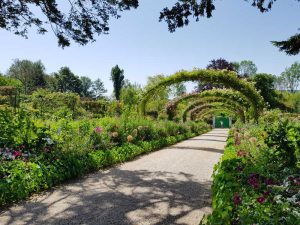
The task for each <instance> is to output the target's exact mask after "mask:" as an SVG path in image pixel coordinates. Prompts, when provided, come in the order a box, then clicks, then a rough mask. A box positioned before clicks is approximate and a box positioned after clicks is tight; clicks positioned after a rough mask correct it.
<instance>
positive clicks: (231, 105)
mask: <svg viewBox="0 0 300 225" xmlns="http://www.w3.org/2000/svg"><path fill="white" fill-rule="evenodd" d="M207 104H208V105H207ZM199 106H203V107H201V108H199ZM204 106H211V107H215V108H228V109H229V110H230V109H231V110H232V111H236V112H237V115H238V116H239V117H240V119H241V121H242V122H245V115H244V108H243V107H241V106H240V105H238V104H236V102H235V101H233V100H230V99H223V98H202V99H201V100H200V101H195V102H192V103H191V104H190V105H189V106H188V107H186V108H185V109H184V111H183V113H182V121H183V122H185V121H186V117H187V114H188V113H189V112H190V111H191V110H193V112H194V113H196V112H199V111H201V110H202V109H205V108H210V107H204ZM196 108H197V109H196ZM194 110H195V111H194ZM198 115H199V114H198ZM191 116H192V113H191Z"/></svg>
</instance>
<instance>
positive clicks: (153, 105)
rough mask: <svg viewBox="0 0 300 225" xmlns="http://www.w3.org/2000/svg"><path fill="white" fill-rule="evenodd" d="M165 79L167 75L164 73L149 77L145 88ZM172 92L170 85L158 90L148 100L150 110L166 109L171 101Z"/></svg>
mask: <svg viewBox="0 0 300 225" xmlns="http://www.w3.org/2000/svg"><path fill="white" fill-rule="evenodd" d="M163 79H165V76H164V75H163V74H158V75H155V76H150V77H148V82H147V85H146V87H145V89H148V88H151V87H152V86H154V85H156V84H157V83H159V82H161V80H163ZM170 92H171V89H170V87H167V88H162V89H160V90H157V91H156V93H155V94H154V96H152V98H151V99H150V100H149V101H148V104H147V108H148V110H149V111H152V112H156V113H159V112H163V111H164V110H165V106H166V104H167V102H168V101H169V93H170Z"/></svg>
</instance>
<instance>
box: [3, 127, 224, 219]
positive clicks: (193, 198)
mask: <svg viewBox="0 0 300 225" xmlns="http://www.w3.org/2000/svg"><path fill="white" fill-rule="evenodd" d="M227 133H228V130H226V129H215V130H213V131H211V132H209V133H206V134H204V135H201V136H199V137H195V138H192V139H189V140H186V141H183V142H181V143H178V144H176V145H173V146H171V147H168V148H165V149H162V150H160V151H157V152H154V153H151V154H149V155H145V156H142V157H140V158H138V159H137V160H134V161H131V162H127V163H125V164H122V165H119V166H117V167H114V168H111V169H108V170H106V171H99V172H96V173H93V174H90V175H88V176H87V177H85V178H82V179H78V180H76V181H72V182H70V183H69V184H66V185H63V186H60V187H58V188H56V189H54V190H52V191H49V192H45V193H43V194H42V195H39V196H35V197H33V198H32V199H30V200H28V201H26V202H23V203H21V204H19V205H17V206H13V207H11V208H10V209H7V210H5V211H2V212H0V225H14V224H15V225H23V224H27V225H34V224H37V225H46V224H58V225H60V224H95V225H96V224H97V225H102V224H103V225H109V224H120V225H121V224H130V225H150V224H151V225H163V224H165V225H169V224H180V225H198V224H199V221H200V219H201V218H202V216H203V215H204V214H206V213H209V212H211V199H210V185H211V175H212V172H213V166H214V164H216V163H217V162H218V160H219V158H220V156H221V154H222V152H223V149H224V145H225V143H226V138H227Z"/></svg>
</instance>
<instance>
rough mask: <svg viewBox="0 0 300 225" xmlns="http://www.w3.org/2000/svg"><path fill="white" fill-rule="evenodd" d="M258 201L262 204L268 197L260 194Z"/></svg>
mask: <svg viewBox="0 0 300 225" xmlns="http://www.w3.org/2000/svg"><path fill="white" fill-rule="evenodd" d="M256 201H257V202H258V203H260V204H261V203H264V202H265V201H266V199H265V198H264V197H262V196H260V197H258V198H257V199H256Z"/></svg>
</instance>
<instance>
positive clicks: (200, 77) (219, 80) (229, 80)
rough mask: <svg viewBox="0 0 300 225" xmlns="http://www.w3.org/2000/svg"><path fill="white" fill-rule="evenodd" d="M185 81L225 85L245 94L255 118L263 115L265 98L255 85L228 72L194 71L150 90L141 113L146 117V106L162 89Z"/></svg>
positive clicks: (144, 98)
mask: <svg viewBox="0 0 300 225" xmlns="http://www.w3.org/2000/svg"><path fill="white" fill-rule="evenodd" d="M184 81H204V82H209V83H212V84H223V85H224V86H225V87H226V88H231V89H233V90H236V91H238V92H240V93H241V94H243V95H244V96H245V97H246V98H247V99H248V101H249V102H250V104H251V107H252V108H253V111H254V112H253V118H254V119H256V120H257V119H258V117H259V115H260V114H261V112H262V110H263V107H264V103H263V98H262V97H261V95H260V94H259V93H258V91H257V90H256V89H255V87H254V85H253V84H251V83H249V82H247V81H245V80H242V79H239V78H238V77H237V74H236V73H234V72H231V71H227V70H222V71H219V70H193V71H190V72H189V71H180V72H177V73H175V74H173V75H171V76H169V77H166V78H165V79H163V80H162V81H161V82H159V83H158V84H156V85H154V86H152V87H151V88H149V89H148V90H147V91H146V92H145V94H144V95H143V97H142V100H141V103H140V107H141V112H142V113H143V115H145V112H146V104H147V102H148V100H149V99H150V98H151V96H153V95H154V94H155V92H156V91H158V90H159V89H161V88H166V87H168V86H170V85H172V84H176V83H181V82H184Z"/></svg>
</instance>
